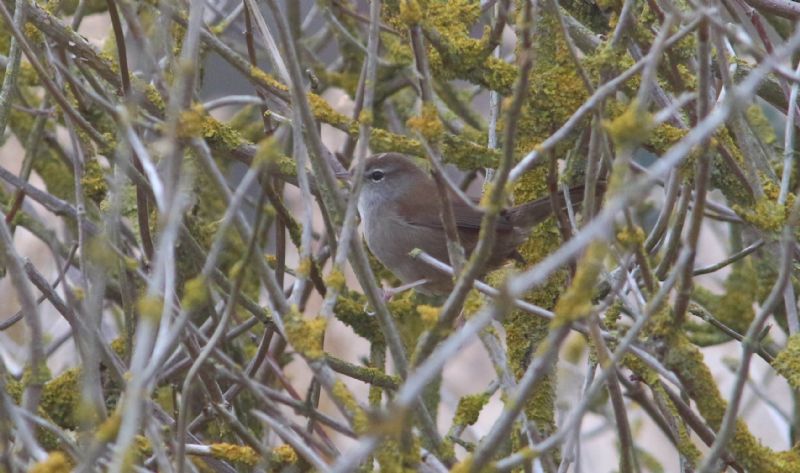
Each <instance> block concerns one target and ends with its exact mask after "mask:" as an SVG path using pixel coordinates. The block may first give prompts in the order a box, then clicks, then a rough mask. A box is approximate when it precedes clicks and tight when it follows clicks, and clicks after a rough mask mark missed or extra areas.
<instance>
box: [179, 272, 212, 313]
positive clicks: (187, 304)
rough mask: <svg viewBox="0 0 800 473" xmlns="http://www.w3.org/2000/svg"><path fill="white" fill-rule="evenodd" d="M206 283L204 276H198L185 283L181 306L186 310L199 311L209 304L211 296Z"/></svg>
mask: <svg viewBox="0 0 800 473" xmlns="http://www.w3.org/2000/svg"><path fill="white" fill-rule="evenodd" d="M206 282H207V281H206V278H204V277H203V276H196V277H194V278H192V279H189V280H188V281H186V282H185V283H184V285H183V297H182V298H181V305H182V306H183V307H184V308H185V309H186V310H188V311H194V310H198V309H200V308H202V307H203V306H205V305H206V304H207V303H208V301H209V294H208V289H207V288H206Z"/></svg>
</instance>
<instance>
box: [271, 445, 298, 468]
mask: <svg viewBox="0 0 800 473" xmlns="http://www.w3.org/2000/svg"><path fill="white" fill-rule="evenodd" d="M272 454H273V455H274V456H275V458H274V459H275V461H277V462H278V463H280V464H281V465H292V464H294V463H297V460H298V458H297V452H295V451H294V448H292V446H291V445H287V444H283V445H278V446H277V447H275V448H273V449H272Z"/></svg>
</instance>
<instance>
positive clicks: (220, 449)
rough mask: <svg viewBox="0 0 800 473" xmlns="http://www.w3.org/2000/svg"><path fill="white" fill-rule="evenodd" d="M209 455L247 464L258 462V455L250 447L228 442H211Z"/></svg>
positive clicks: (252, 464) (251, 464)
mask: <svg viewBox="0 0 800 473" xmlns="http://www.w3.org/2000/svg"><path fill="white" fill-rule="evenodd" d="M209 447H210V448H211V455H213V456H214V457H215V458H219V459H221V460H227V461H232V462H236V463H242V464H245V465H248V466H255V464H256V463H258V460H259V458H260V457H259V455H258V453H256V451H255V450H253V448H252V447H248V446H246V445H234V444H230V443H212V444H210V445H209Z"/></svg>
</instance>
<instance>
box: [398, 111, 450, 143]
mask: <svg viewBox="0 0 800 473" xmlns="http://www.w3.org/2000/svg"><path fill="white" fill-rule="evenodd" d="M406 125H408V127H409V128H411V129H412V130H414V131H416V132H418V133H419V134H420V135H422V136H424V137H425V139H426V140H430V141H432V140H436V139H437V138H439V136H441V134H442V132H443V131H444V126H443V125H442V121H441V120H439V114H438V112H437V111H436V107H435V106H434V105H433V104H430V103H426V104H425V105H424V106H423V107H422V113H420V114H419V115H418V116H415V117H411V118H409V119H408V120H407V121H406Z"/></svg>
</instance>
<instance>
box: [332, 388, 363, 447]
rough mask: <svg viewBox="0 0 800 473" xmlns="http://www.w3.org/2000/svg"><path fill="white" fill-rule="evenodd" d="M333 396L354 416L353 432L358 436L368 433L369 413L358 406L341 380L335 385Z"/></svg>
mask: <svg viewBox="0 0 800 473" xmlns="http://www.w3.org/2000/svg"><path fill="white" fill-rule="evenodd" d="M331 394H333V397H334V398H335V399H336V401H337V402H338V403H339V404H341V405H342V406H344V408H345V409H346V410H347V411H348V412H349V413H350V414H351V415H352V416H353V430H355V432H356V433H357V434H362V433H364V432H366V431H367V429H368V427H369V419H368V418H367V413H366V412H364V410H363V409H361V406H359V405H358V401H357V400H356V398H355V397H354V396H353V393H352V392H350V390H349V389H347V386H345V384H344V383H343V382H341V381H339V380H337V381H336V382H335V383H334V384H333V389H332V390H331Z"/></svg>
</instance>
